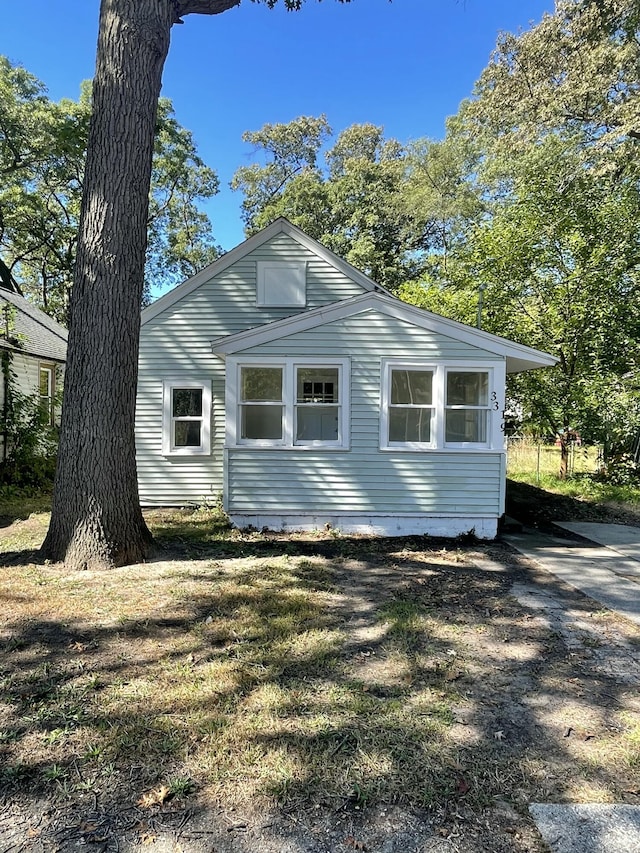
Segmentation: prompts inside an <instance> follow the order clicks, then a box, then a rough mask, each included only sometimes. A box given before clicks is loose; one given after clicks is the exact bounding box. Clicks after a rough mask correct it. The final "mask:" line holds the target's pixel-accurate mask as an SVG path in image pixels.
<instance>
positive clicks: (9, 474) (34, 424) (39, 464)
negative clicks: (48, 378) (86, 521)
mask: <svg viewBox="0 0 640 853" xmlns="http://www.w3.org/2000/svg"><path fill="white" fill-rule="evenodd" d="M0 360H1V367H2V371H1V373H2V376H1V380H2V381H3V385H4V395H5V396H4V403H3V406H2V410H1V411H0V433H1V434H2V436H3V441H4V447H5V448H6V452H5V453H4V457H3V459H2V461H1V462H0V483H2V484H3V485H6V484H9V485H11V486H21V487H23V486H43V485H46V484H50V483H51V482H52V481H53V475H54V471H55V459H56V449H57V445H58V429H57V427H55V426H51V423H50V420H49V411H48V409H45V408H43V406H42V401H41V399H40V397H39V395H38V394H25V393H23V392H21V391H19V390H18V387H17V382H16V377H15V374H14V373H13V371H12V369H11V361H12V354H11V353H10V352H9V351H7V350H3V351H2V353H1V354H0ZM58 402H59V401H58Z"/></svg>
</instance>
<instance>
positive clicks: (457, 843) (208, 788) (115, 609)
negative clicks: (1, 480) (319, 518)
mask: <svg viewBox="0 0 640 853" xmlns="http://www.w3.org/2000/svg"><path fill="white" fill-rule="evenodd" d="M172 519H173V520H172ZM160 522H161V524H162V525H163V529H164V530H165V531H166V530H171V531H172V533H171V536H170V537H167V538H166V540H165V544H168V543H169V542H170V543H172V545H171V547H172V548H174V549H175V548H177V551H175V550H174V551H172V552H167V553H165V555H164V556H165V559H162V560H159V561H156V562H150V563H148V564H145V565H140V566H134V567H130V568H127V569H119V570H115V571H113V572H110V573H104V574H90V573H87V572H85V573H81V574H77V575H69V574H68V573H67V572H66V571H65V569H64V567H61V566H43V565H38V564H37V563H34V562H31V563H29V562H27V563H22V564H20V563H18V562H16V553H14V554H12V558H11V559H12V564H11V565H9V566H7V567H6V568H5V569H4V570H3V571H2V575H1V577H0V595H2V597H3V601H4V610H3V612H4V614H5V616H4V619H3V623H2V626H1V632H0V666H1V673H0V689H1V693H0V751H1V753H2V754H1V759H2V763H1V765H0V767H1V769H0V781H1V788H0V796H1V797H2V800H1V802H2V812H1V814H0V833H1V834H0V838H2V841H3V842H4V846H3V847H2V850H24V851H27V850H33V851H43V853H44V851H45V850H47V851H48V850H52V849H58V850H61V851H67V850H68V851H71V850H74V851H85V850H86V851H89V850H100V851H101V853H107V851H112V850H118V849H119V850H127V849H136V848H137V847H138V846H140V847H142V846H144V847H147V848H148V849H151V850H157V851H164V850H167V851H169V850H171V851H174V850H178V849H181V850H183V851H185V853H201V851H202V853H204V851H208V853H211V851H214V850H216V851H232V850H233V851H257V850H260V851H267V853H269V851H273V852H274V853H276V851H278V853H284V852H285V851H292V853H293V851H296V853H299V851H308V853H320V851H323V853H329V851H333V852H334V853H343V851H344V852H345V853H346V851H353V850H369V851H387V852H388V853H391V851H410V850H416V851H418V850H420V851H424V853H429V851H432V850H433V851H435V850H438V851H443V853H447V851H463V853H467V851H468V853H471V851H479V850H483V851H492V853H516V851H518V853H520V851H536V850H540V851H542V850H543V849H544V848H543V845H542V842H541V841H540V839H539V836H538V835H537V832H536V830H535V828H534V826H533V824H532V821H531V818H530V817H529V814H528V811H527V805H528V803H529V802H531V801H536V802H545V801H549V802H586V801H589V802H594V801H596V802H603V803H604V802H628V803H631V804H638V803H639V802H640V799H639V796H640V790H638V786H637V772H638V767H639V766H640V707H639V703H638V681H637V673H636V672H635V670H634V669H633V667H632V666H630V661H637V660H638V657H639V655H638V651H639V649H640V632H639V631H638V629H636V628H634V627H633V626H631V625H629V624H627V623H625V622H624V621H623V620H621V619H618V618H616V617H615V616H614V615H613V614H611V613H609V612H607V611H604V610H601V609H599V608H597V607H596V606H595V605H594V603H593V602H591V601H590V600H588V599H586V598H584V597H582V596H580V595H579V594H578V593H575V592H573V591H571V590H569V589H567V588H566V587H564V586H563V585H562V584H561V583H560V582H558V581H557V580H555V579H554V578H552V577H551V576H549V575H546V574H545V573H544V572H542V571H540V570H537V569H536V568H534V567H532V566H530V565H528V564H527V563H526V561H524V560H522V559H520V558H519V557H518V556H517V555H515V554H514V553H512V552H511V551H510V550H509V549H508V548H506V547H502V546H500V545H497V544H495V545H478V544H473V543H468V544H460V543H458V544H456V543H453V544H452V543H445V542H437V541H433V540H428V539H424V538H413V539H407V540H365V539H347V538H344V539H343V538H341V537H339V536H335V535H331V534H327V535H323V536H320V535H318V536H316V537H313V536H308V537H297V538H294V537H277V536H273V535H261V534H249V535H241V534H234V535H233V536H230V535H227V536H226V537H225V536H222V535H221V532H220V530H219V529H218V528H217V527H216V526H215V524H214V523H213V521H212V522H211V524H210V525H209V528H207V520H206V518H204V519H203V520H202V521H201V520H199V519H192V520H191V524H192V526H193V525H197V531H198V535H192V533H193V531H191V533H189V532H184V531H183V534H182V535H181V536H180V537H179V538H176V534H175V531H176V529H177V527H178V526H179V524H178V521H177V520H176V517H175V516H169V515H168V516H167V517H166V518H164V519H160ZM20 523H21V522H19V521H17V522H14V524H20ZM207 529H209V534H208V537H209V538H207V535H202V534H203V531H206V530H207ZM15 532H16V531H15V529H13V533H15ZM216 537H217V538H216ZM18 553H19V552H18ZM185 553H190V554H191V556H192V559H185V558H184V556H185ZM194 555H195V556H196V557H197V559H193V556H194ZM536 596H538V597H537V598H536Z"/></svg>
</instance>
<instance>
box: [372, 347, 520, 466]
mask: <svg viewBox="0 0 640 853" xmlns="http://www.w3.org/2000/svg"><path fill="white" fill-rule="evenodd" d="M392 370H425V371H431V372H432V373H433V400H432V404H431V406H423V407H420V408H425V409H432V410H433V414H432V417H431V435H430V441H429V442H390V441H389V404H390V399H391V371H392ZM449 371H464V372H468V373H488V374H489V389H488V397H489V405H488V406H479V407H462V408H478V410H479V411H486V412H487V438H486V441H482V442H456V443H454V442H447V440H446V435H445V418H446V412H447V411H448V407H447V406H446V405H445V402H446V381H447V373H448V372H449ZM504 394H505V373H504V362H502V363H499V362H498V363H496V362H494V361H487V360H486V359H480V360H478V361H474V362H469V361H459V360H454V361H439V360H438V361H436V360H433V361H419V360H417V359H394V358H382V359H381V364H380V444H379V447H380V450H382V451H385V452H388V451H394V452H395V451H400V452H405V453H406V452H410V453H415V452H422V453H424V452H428V453H437V452H440V453H460V452H462V453H464V452H467V453H502V452H504V433H503V420H504Z"/></svg>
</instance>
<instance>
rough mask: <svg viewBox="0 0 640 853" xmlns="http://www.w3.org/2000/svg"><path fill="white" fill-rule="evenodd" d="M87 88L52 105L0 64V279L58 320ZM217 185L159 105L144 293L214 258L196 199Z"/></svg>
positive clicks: (63, 304)
mask: <svg viewBox="0 0 640 853" xmlns="http://www.w3.org/2000/svg"><path fill="white" fill-rule="evenodd" d="M90 116H91V86H90V84H89V83H84V84H83V85H82V90H81V94H80V98H79V100H78V101H77V102H75V101H71V100H62V101H60V102H59V103H53V102H52V101H50V100H49V99H48V97H47V95H46V89H45V87H44V85H43V84H42V83H41V82H40V81H39V80H37V79H36V78H35V77H33V76H32V75H31V74H29V73H28V72H27V71H25V70H24V69H23V68H19V67H15V66H12V65H11V63H9V61H8V60H7V59H5V58H4V57H0V173H1V174H2V177H3V181H2V185H1V186H0V277H1V278H2V285H3V286H4V287H9V288H11V289H16V290H18V291H19V292H23V293H25V294H26V295H28V296H30V297H31V298H33V299H34V300H35V301H36V302H37V303H38V304H40V305H42V306H43V307H44V308H45V310H47V311H48V312H49V313H50V314H52V315H53V316H55V317H56V318H57V319H58V320H61V321H62V322H66V320H67V311H68V305H69V295H70V291H71V283H72V280H73V265H74V261H75V255H76V244H77V234H78V220H79V216H80V200H81V195H82V185H83V174H84V158H85V152H86V146H87V137H88V129H89V120H90ZM217 190H218V180H217V178H216V176H215V174H214V173H213V172H212V171H211V170H210V169H208V168H207V167H206V166H205V165H204V163H203V162H202V160H201V159H200V158H199V156H198V154H197V151H196V148H195V144H194V142H193V139H192V137H191V134H190V133H189V132H188V131H187V130H185V129H184V128H182V127H181V126H180V125H179V124H178V122H177V121H176V119H175V117H174V115H173V109H172V106H171V102H170V101H169V100H167V99H166V98H163V99H161V100H160V102H159V107H158V117H157V133H156V139H155V148H154V160H153V172H152V181H151V192H150V210H149V216H148V226H149V234H148V241H149V242H148V248H147V264H146V270H145V285H146V287H145V290H146V291H147V292H148V290H149V288H150V286H151V285H152V284H153V285H154V286H156V287H163V286H167V285H168V284H172V283H175V281H176V280H177V279H179V278H184V277H186V276H188V275H191V274H193V272H194V271H195V270H196V269H199V268H201V267H202V266H204V265H206V263H208V262H210V261H211V260H213V259H214V258H215V257H216V256H217V254H218V253H219V250H218V248H217V247H216V246H215V244H214V242H213V239H212V235H211V224H210V222H209V220H208V218H207V217H206V216H205V215H204V214H203V213H202V212H201V211H200V209H199V207H198V203H199V202H200V200H202V199H205V198H209V197H211V196H212V195H214V194H215V193H216V192H217Z"/></svg>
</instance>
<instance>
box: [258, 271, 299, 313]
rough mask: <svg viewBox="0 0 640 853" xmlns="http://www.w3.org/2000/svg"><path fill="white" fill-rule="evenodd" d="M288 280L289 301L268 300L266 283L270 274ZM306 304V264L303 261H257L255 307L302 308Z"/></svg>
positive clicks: (281, 299)
mask: <svg viewBox="0 0 640 853" xmlns="http://www.w3.org/2000/svg"><path fill="white" fill-rule="evenodd" d="M274 273H275V274H276V275H278V276H280V277H282V278H284V279H289V282H290V283H291V285H292V288H293V294H294V295H293V297H292V298H291V299H283V298H280V299H272V298H269V287H268V281H269V277H270V276H271V275H272V274H274ZM306 304H307V264H306V262H305V261H257V268H256V305H257V307H258V308H304V307H305V306H306Z"/></svg>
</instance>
